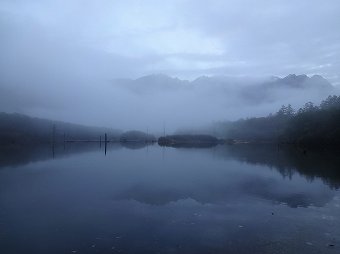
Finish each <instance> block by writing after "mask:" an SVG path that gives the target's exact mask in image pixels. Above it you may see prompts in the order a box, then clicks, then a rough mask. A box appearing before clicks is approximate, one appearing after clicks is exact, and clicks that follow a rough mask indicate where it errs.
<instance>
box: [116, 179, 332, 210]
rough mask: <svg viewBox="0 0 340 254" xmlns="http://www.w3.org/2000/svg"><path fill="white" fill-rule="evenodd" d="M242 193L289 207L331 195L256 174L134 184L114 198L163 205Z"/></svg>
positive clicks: (216, 201)
mask: <svg viewBox="0 0 340 254" xmlns="http://www.w3.org/2000/svg"><path fill="white" fill-rule="evenodd" d="M242 196H248V197H249V196H255V197H257V198H261V199H264V200H269V201H272V202H274V203H278V204H286V205H287V206H289V207H291V208H297V207H308V206H317V207H322V206H324V205H325V204H326V203H327V202H329V201H330V200H331V199H332V197H333V196H332V195H331V194H330V193H329V192H328V193H318V192H316V191H306V192H303V191H296V190H289V189H288V190H287V187H286V186H285V185H284V184H282V183H281V182H277V181H272V180H271V181H269V180H268V181H267V180H264V179H262V178H260V177H256V178H248V179H243V180H241V181H239V182H237V181H236V182H235V183H233V184H232V185H230V183H225V184H218V185H207V186H199V185H197V186H195V188H187V187H185V186H183V187H182V188H178V187H177V188H172V187H164V186H156V185H152V186H151V185H136V186H133V187H131V188H130V189H128V190H126V191H123V192H122V193H120V194H119V195H117V196H115V199H118V200H121V199H127V200H135V201H138V202H140V203H144V204H148V205H166V204H168V203H171V202H177V201H179V200H184V199H192V200H195V201H196V202H198V203H201V204H219V203H230V202H233V201H235V200H238V199H239V198H240V197H242ZM244 202H247V200H245V201H244Z"/></svg>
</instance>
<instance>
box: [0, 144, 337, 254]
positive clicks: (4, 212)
mask: <svg viewBox="0 0 340 254" xmlns="http://www.w3.org/2000/svg"><path fill="white" fill-rule="evenodd" d="M33 162H34V163H33ZM0 167H1V170H0V225H1V227H0V253H39V254H40V253H148V254H149V253H185V254H188V253H189V254H190V253H193V254H194V253H195V254H197V253H202V254H203V253H214V254H216V253H217V254H219V253H261V254H262V253H334V251H335V252H336V251H338V250H339V249H338V242H339V241H340V230H339V228H340V218H339V211H340V210H339V209H340V195H339V192H338V191H337V188H339V182H340V181H339V176H338V173H339V171H338V169H339V159H338V158H337V156H336V153H335V152H334V153H333V152H328V151H307V153H303V151H301V150H299V149H296V148H293V147H280V148H279V149H278V148H277V147H273V146H265V145H263V146H251V145H235V146H217V147H214V148H206V149H186V148H178V149H177V148H162V147H159V146H157V145H151V146H142V145H140V146H121V145H120V144H115V143H108V144H107V151H106V156H105V148H104V146H103V145H102V146H101V147H100V144H98V143H71V144H66V146H65V147H64V146H60V147H59V146H56V147H55V158H54V159H53V154H52V150H51V147H45V146H42V147H29V148H11V149H7V150H4V149H3V150H1V151H0ZM306 243H308V244H306ZM330 244H333V245H334V246H333V247H329V245H330Z"/></svg>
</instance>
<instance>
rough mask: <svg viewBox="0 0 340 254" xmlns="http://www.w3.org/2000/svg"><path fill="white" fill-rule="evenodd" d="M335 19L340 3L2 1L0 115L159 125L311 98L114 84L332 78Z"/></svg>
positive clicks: (339, 76) (338, 66)
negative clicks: (157, 90) (143, 90)
mask: <svg viewBox="0 0 340 254" xmlns="http://www.w3.org/2000/svg"><path fill="white" fill-rule="evenodd" d="M339 24H340V1H339V0H323V1H316V0H298V1H297V0H294V1H293V0H291V1H290V0H271V1H268V0H253V1H250V0H210V1H199V0H173V1H164V0H163V1H161V0H151V1H148V0H143V1H142V0H140V1H138V0H121V1H114V0H91V1H90V0H55V1H52V0H0V111H5V112H19V113H24V114H29V115H32V116H39V117H44V118H50V119H56V120H64V121H69V122H78V123H82V124H91V125H103V126H113V127H118V128H140V129H146V128H147V126H149V127H150V126H156V127H155V128H156V129H157V128H158V129H163V122H165V121H168V124H167V125H168V126H170V123H172V124H173V128H175V127H178V126H180V124H184V123H186V124H192V125H198V124H200V123H203V122H210V121H219V120H226V119H237V118H239V117H248V116H257V115H266V114H268V113H270V112H275V111H276V110H277V107H279V106H280V105H281V104H283V103H292V105H296V106H299V105H302V104H303V103H305V102H306V101H310V100H311V101H315V102H318V101H320V100H321V99H322V98H324V97H323V96H324V95H322V96H321V95H318V94H315V93H314V94H312V95H311V94H309V95H308V93H301V94H300V95H299V96H296V95H295V93H296V92H295V91H291V92H289V93H288V94H289V96H288V95H286V96H282V95H280V94H278V95H275V96H274V95H270V96H269V100H268V101H266V102H263V103H262V104H257V105H253V104H249V103H248V104H247V102H245V101H242V100H239V99H238V98H236V97H235V96H234V95H231V94H229V97H227V95H225V94H221V93H220V92H219V91H217V90H216V91H209V92H203V90H201V91H182V92H173V93H172V92H171V93H164V94H162V95H161V94H152V95H145V94H144V95H137V94H134V93H131V92H129V91H127V90H124V89H121V87H114V85H113V82H112V80H113V79H115V78H138V77H140V76H144V75H148V74H158V73H163V74H167V75H170V76H172V77H179V78H182V79H195V78H197V77H198V76H202V75H211V76H212V75H226V76H235V77H239V76H241V77H242V76H247V77H252V78H254V77H263V76H281V77H282V76H286V75H288V74H290V73H296V74H302V73H304V74H307V75H313V74H320V75H322V76H324V77H325V78H327V79H328V80H329V81H330V82H331V83H332V84H333V85H340V29H339ZM210 93H211V94H210ZM259 93H261V92H259ZM293 95H294V98H293ZM257 96H260V97H261V94H259V95H257ZM282 99H284V100H282ZM266 103H267V104H266ZM255 106H256V107H255ZM174 112H176V114H174ZM157 126H158V127H157ZM169 128H170V127H169Z"/></svg>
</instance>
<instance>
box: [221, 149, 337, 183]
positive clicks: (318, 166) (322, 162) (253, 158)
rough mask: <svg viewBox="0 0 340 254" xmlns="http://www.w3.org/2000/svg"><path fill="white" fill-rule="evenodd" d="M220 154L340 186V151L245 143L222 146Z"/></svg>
mask: <svg viewBox="0 0 340 254" xmlns="http://www.w3.org/2000/svg"><path fill="white" fill-rule="evenodd" d="M216 154H218V155H219V156H222V157H226V158H231V159H236V160H239V161H243V162H246V163H250V164H261V165H265V166H269V167H271V168H274V169H276V170H278V171H279V172H280V173H281V174H282V175H283V176H291V175H293V174H294V173H295V172H298V173H300V174H301V175H303V176H305V177H306V178H307V179H309V180H313V179H314V178H315V177H320V178H321V179H322V180H324V181H325V182H326V183H327V184H328V185H329V186H330V187H332V188H340V157H339V156H338V155H339V150H337V149H335V150H331V149H330V150H316V149H314V150H303V149H299V148H296V147H292V146H289V145H287V146H275V145H260V144H256V145H255V144H244V145H234V146H220V147H219V149H216Z"/></svg>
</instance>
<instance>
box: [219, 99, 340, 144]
mask: <svg viewBox="0 0 340 254" xmlns="http://www.w3.org/2000/svg"><path fill="white" fill-rule="evenodd" d="M225 133H226V137H227V138H232V139H235V140H245V141H253V142H279V143H294V144H306V145H308V144H310V145H312V144H313V145H322V144H340V96H336V95H332V96H328V97H327V98H326V99H325V100H323V101H322V102H321V103H320V105H315V104H314V103H312V102H307V103H305V105H304V106H303V107H301V108H299V109H298V110H295V109H294V108H293V107H292V106H291V105H290V104H288V105H282V107H281V108H280V109H279V110H278V111H277V112H276V113H275V114H270V115H269V116H267V117H254V118H248V119H241V120H238V121H235V122H229V123H226V124H225Z"/></svg>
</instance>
